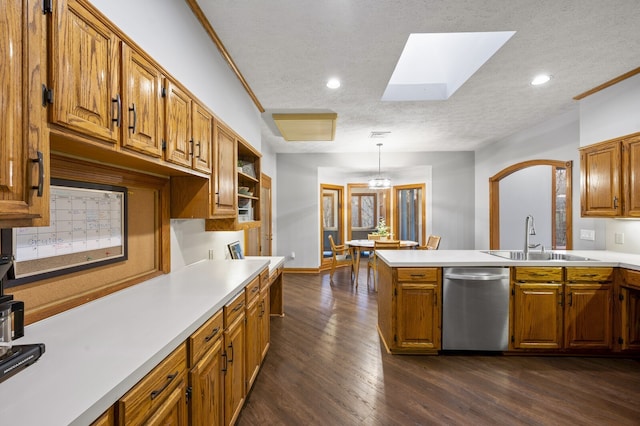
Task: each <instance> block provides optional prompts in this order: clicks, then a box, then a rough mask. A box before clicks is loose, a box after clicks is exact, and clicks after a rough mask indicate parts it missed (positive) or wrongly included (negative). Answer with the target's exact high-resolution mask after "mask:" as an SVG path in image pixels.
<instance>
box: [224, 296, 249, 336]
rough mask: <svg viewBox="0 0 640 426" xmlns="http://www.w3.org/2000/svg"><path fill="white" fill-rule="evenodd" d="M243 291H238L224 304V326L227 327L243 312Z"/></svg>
mask: <svg viewBox="0 0 640 426" xmlns="http://www.w3.org/2000/svg"><path fill="white" fill-rule="evenodd" d="M244 305H245V301H244V291H242V292H240V294H238V295H237V296H236V297H235V298H234V299H233V300H232V301H231V302H229V303H227V304H226V305H224V328H227V327H229V326H230V325H231V324H233V322H234V321H235V320H236V318H238V317H239V316H240V315H242V314H243V313H244Z"/></svg>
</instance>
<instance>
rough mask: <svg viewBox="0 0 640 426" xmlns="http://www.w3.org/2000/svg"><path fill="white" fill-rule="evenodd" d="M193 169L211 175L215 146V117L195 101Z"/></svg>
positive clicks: (193, 113)
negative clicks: (212, 149) (212, 153)
mask: <svg viewBox="0 0 640 426" xmlns="http://www.w3.org/2000/svg"><path fill="white" fill-rule="evenodd" d="M192 105H193V112H192V115H193V136H192V138H193V151H194V152H193V168H194V169H195V170H198V171H200V172H202V173H211V169H212V168H211V163H212V158H211V145H212V144H213V116H212V115H211V113H210V112H209V111H208V110H207V109H206V108H205V107H203V106H202V105H200V104H199V103H198V102H196V101H193V103H192Z"/></svg>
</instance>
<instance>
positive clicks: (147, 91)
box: [122, 43, 164, 157]
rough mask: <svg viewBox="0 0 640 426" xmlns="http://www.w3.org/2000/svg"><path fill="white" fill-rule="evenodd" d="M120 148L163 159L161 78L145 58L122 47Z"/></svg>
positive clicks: (128, 48) (123, 44) (130, 49)
mask: <svg viewBox="0 0 640 426" xmlns="http://www.w3.org/2000/svg"><path fill="white" fill-rule="evenodd" d="M122 58H123V59H122V64H123V73H122V75H123V90H122V93H123V97H122V109H123V115H122V125H123V136H122V146H123V147H126V148H129V149H131V150H134V151H137V152H140V153H143V154H146V155H148V156H151V157H160V156H161V155H162V142H161V135H162V127H163V121H164V120H163V114H162V111H161V105H162V98H161V83H162V76H161V75H160V72H159V71H158V69H157V68H156V67H155V66H154V65H153V64H152V63H151V62H150V61H149V60H147V59H146V58H145V57H144V56H142V55H141V54H139V53H138V52H137V51H135V50H133V49H132V48H130V47H129V46H127V45H126V44H125V43H122Z"/></svg>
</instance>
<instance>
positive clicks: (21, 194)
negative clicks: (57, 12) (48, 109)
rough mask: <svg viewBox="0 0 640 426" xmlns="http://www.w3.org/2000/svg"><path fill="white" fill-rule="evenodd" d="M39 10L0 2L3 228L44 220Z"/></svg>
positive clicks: (34, 4) (11, 0) (45, 147)
mask: <svg viewBox="0 0 640 426" xmlns="http://www.w3.org/2000/svg"><path fill="white" fill-rule="evenodd" d="M41 7H42V6H41V3H40V2H39V1H34V0H29V1H17V0H6V1H3V2H2V13H1V14H0V29H1V31H0V93H1V94H2V95H1V96H0V224H2V225H3V227H4V225H6V226H8V227H10V226H30V225H31V224H32V222H31V220H32V219H36V218H42V219H43V220H46V221H48V212H49V200H48V193H49V189H48V188H49V176H48V174H49V173H48V168H49V138H48V133H47V130H46V129H47V126H46V124H45V123H44V121H43V119H44V108H43V107H42V85H43V84H44V83H45V75H44V72H45V70H46V62H44V61H45V58H46V55H45V53H44V47H45V42H44V28H45V21H44V19H45V17H44V16H43V14H42V9H41ZM23 17H26V19H23ZM5 220H6V221H15V220H21V222H13V223H12V222H5Z"/></svg>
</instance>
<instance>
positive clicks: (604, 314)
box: [564, 284, 613, 349]
mask: <svg viewBox="0 0 640 426" xmlns="http://www.w3.org/2000/svg"><path fill="white" fill-rule="evenodd" d="M565 292H566V295H565V304H566V306H565V307H564V325H565V327H564V329H565V334H564V347H565V349H611V347H612V343H613V341H612V338H611V333H612V331H613V330H612V319H613V318H612V314H611V307H612V295H613V286H612V284H565Z"/></svg>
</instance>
